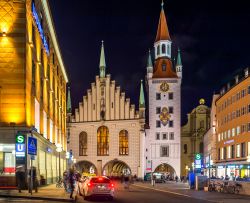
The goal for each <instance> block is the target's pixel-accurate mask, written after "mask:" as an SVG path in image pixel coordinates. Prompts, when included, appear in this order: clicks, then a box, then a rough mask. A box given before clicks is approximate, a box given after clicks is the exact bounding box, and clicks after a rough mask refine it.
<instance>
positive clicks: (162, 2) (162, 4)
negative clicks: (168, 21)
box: [161, 0, 164, 9]
mask: <svg viewBox="0 0 250 203" xmlns="http://www.w3.org/2000/svg"><path fill="white" fill-rule="evenodd" d="M163 6H164V1H163V0H162V1H161V8H162V9H163Z"/></svg>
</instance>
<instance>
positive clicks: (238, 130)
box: [236, 126, 240, 135]
mask: <svg viewBox="0 0 250 203" xmlns="http://www.w3.org/2000/svg"><path fill="white" fill-rule="evenodd" d="M236 134H237V135H239V134H240V126H237V132H236Z"/></svg>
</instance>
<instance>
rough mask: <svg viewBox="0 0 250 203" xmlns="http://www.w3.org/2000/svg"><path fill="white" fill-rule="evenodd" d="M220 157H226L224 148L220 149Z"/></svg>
mask: <svg viewBox="0 0 250 203" xmlns="http://www.w3.org/2000/svg"><path fill="white" fill-rule="evenodd" d="M220 158H221V159H224V148H221V150H220Z"/></svg>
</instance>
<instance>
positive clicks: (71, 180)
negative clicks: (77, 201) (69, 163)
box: [68, 168, 76, 199]
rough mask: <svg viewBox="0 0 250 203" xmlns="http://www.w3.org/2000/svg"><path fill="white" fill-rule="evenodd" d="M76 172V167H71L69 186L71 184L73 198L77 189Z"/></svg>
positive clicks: (71, 196)
mask: <svg viewBox="0 0 250 203" xmlns="http://www.w3.org/2000/svg"><path fill="white" fill-rule="evenodd" d="M75 180H76V178H75V173H74V169H73V168H70V169H69V176H68V182H69V186H70V198H71V199H73V193H74V190H75Z"/></svg>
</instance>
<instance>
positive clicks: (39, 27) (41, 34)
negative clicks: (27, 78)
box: [32, 2, 49, 54]
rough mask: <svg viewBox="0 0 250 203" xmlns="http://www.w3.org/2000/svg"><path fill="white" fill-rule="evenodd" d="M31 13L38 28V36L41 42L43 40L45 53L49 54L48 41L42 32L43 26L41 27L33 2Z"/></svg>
mask: <svg viewBox="0 0 250 203" xmlns="http://www.w3.org/2000/svg"><path fill="white" fill-rule="evenodd" d="M32 15H33V17H34V19H35V22H36V26H37V29H38V32H39V34H40V37H41V39H42V42H43V46H44V47H45V51H46V53H47V54H49V45H48V42H47V40H46V37H45V35H44V32H43V28H42V24H41V21H40V19H39V16H38V14H37V11H36V7H35V3H34V2H33V3H32Z"/></svg>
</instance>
